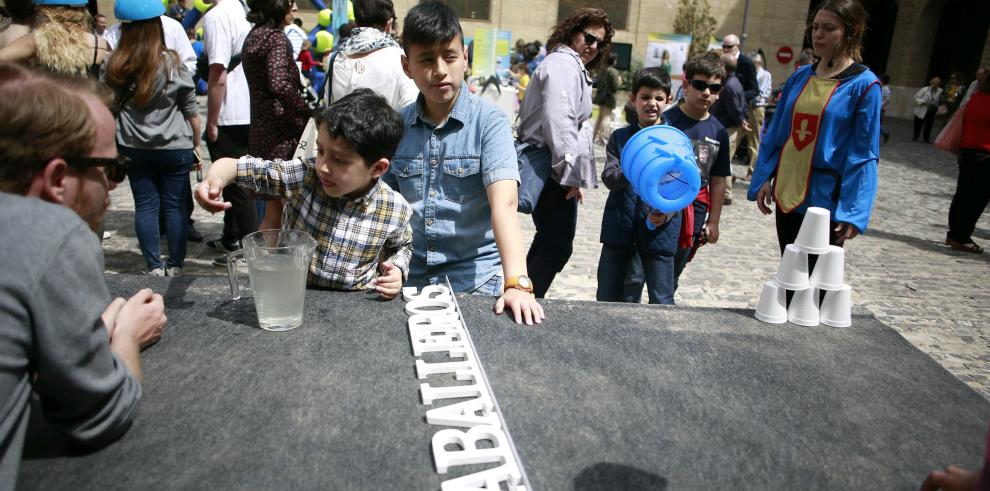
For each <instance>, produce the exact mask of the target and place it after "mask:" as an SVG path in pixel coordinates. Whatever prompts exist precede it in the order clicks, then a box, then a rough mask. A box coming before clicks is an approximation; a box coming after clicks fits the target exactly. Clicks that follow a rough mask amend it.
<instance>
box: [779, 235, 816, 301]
mask: <svg viewBox="0 0 990 491" xmlns="http://www.w3.org/2000/svg"><path fill="white" fill-rule="evenodd" d="M777 286H781V287H783V288H786V289H788V290H804V289H806V288H808V287H809V286H810V284H809V282H808V255H807V254H805V253H804V251H802V250H801V249H800V248H799V247H798V246H796V245H794V244H787V247H785V248H784V255H783V256H781V258H780V267H778V268H777Z"/></svg>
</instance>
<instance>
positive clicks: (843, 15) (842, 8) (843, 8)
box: [804, 0, 870, 63]
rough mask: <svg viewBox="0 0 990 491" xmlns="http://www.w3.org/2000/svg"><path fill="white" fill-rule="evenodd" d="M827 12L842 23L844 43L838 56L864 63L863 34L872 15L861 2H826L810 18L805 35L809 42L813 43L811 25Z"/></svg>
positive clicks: (845, 0)
mask: <svg viewBox="0 0 990 491" xmlns="http://www.w3.org/2000/svg"><path fill="white" fill-rule="evenodd" d="M822 10H826V11H828V12H829V13H831V14H832V15H834V16H836V17H838V18H839V21H840V22H842V31H843V36H842V41H840V42H839V46H838V48H837V50H836V54H843V55H846V56H848V57H850V58H852V60H853V61H855V62H857V63H859V62H862V61H863V54H862V51H863V33H865V32H866V21H867V20H869V18H870V15H869V14H868V13H867V12H866V9H865V8H863V4H862V3H860V2H859V0H825V2H823V3H822V4H821V5H819V6H818V8H816V9H815V10H814V11H813V12H812V13H811V15H810V16H808V25H807V27H806V28H805V31H804V35H805V39H807V40H808V42H809V43H810V42H811V24H812V22H813V21H814V20H815V16H816V15H818V12H821V11H822Z"/></svg>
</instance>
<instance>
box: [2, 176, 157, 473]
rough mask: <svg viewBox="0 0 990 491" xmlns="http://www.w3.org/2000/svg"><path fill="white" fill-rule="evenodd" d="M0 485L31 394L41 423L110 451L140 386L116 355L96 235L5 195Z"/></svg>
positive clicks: (60, 212)
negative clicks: (106, 321)
mask: <svg viewBox="0 0 990 491" xmlns="http://www.w3.org/2000/svg"><path fill="white" fill-rule="evenodd" d="M0 227H2V228H3V230H4V234H3V235H0V269H2V270H3V274H0V489H14V485H15V484H16V482H17V468H18V466H19V463H20V460H21V448H22V447H23V445H24V435H25V431H26V429H27V426H28V419H29V415H30V406H29V405H28V402H29V400H30V398H31V393H32V392H34V393H36V394H37V395H38V396H39V398H40V401H41V404H40V407H41V409H42V413H43V414H42V415H43V416H44V419H45V420H46V421H47V422H48V423H50V424H52V425H53V426H55V427H56V428H58V429H60V430H61V431H63V432H64V433H65V434H67V435H68V436H69V437H71V438H72V439H74V440H78V441H80V442H83V443H87V444H90V445H96V446H99V445H105V444H107V443H109V442H111V441H113V440H114V439H115V438H117V437H119V436H120V435H121V434H123V432H124V431H126V430H127V428H128V427H129V425H130V422H131V419H132V418H133V416H134V411H135V409H136V407H137V403H138V400H139V399H140V397H141V385H140V384H139V383H138V381H137V379H135V378H134V376H133V375H132V374H131V373H130V371H129V370H127V368H126V367H125V366H124V364H123V363H122V362H121V361H120V360H118V359H117V357H116V356H115V355H114V354H113V353H112V352H111V351H110V338H109V337H108V335H107V330H106V327H105V326H104V325H103V319H102V318H101V315H102V314H103V310H104V309H106V307H107V305H108V304H109V303H110V293H109V291H107V286H106V283H105V282H104V280H103V253H102V251H101V250H100V244H99V241H98V240H97V238H96V234H94V233H93V231H92V230H90V229H89V227H88V226H86V224H84V223H83V221H82V220H80V219H79V216H78V215H76V214H75V212H73V211H72V210H70V209H69V208H66V207H63V206H57V205H53V204H50V203H45V202H43V201H41V200H38V199H35V198H25V197H22V196H17V195H13V194H7V193H0Z"/></svg>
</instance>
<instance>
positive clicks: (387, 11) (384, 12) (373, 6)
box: [354, 0, 395, 27]
mask: <svg viewBox="0 0 990 491" xmlns="http://www.w3.org/2000/svg"><path fill="white" fill-rule="evenodd" d="M394 18H395V6H393V5H392V0H354V22H356V23H357V25H358V27H385V24H388V21H390V20H392V19H394Z"/></svg>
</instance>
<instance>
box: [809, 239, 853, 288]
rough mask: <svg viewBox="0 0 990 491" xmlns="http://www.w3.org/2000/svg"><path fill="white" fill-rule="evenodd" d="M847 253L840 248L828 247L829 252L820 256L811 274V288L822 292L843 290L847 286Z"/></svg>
mask: <svg viewBox="0 0 990 491" xmlns="http://www.w3.org/2000/svg"><path fill="white" fill-rule="evenodd" d="M845 263H846V252H845V250H844V249H842V248H841V247H839V246H828V252H827V253H825V254H823V255H821V256H818V262H817V263H815V269H814V271H812V272H811V280H810V281H811V287H812V288H818V289H820V290H841V289H842V287H843V286H845Z"/></svg>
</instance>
